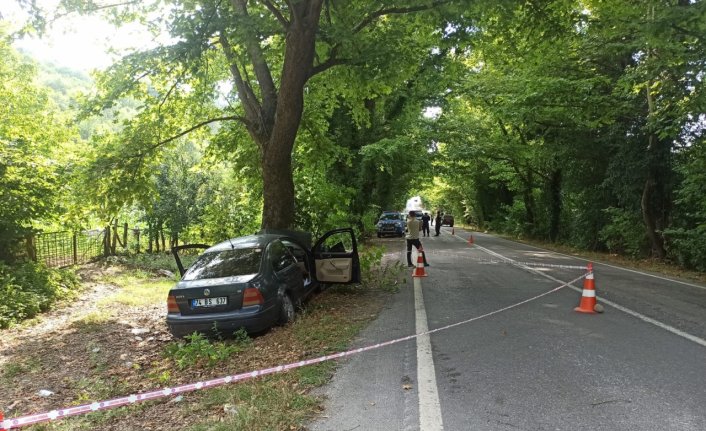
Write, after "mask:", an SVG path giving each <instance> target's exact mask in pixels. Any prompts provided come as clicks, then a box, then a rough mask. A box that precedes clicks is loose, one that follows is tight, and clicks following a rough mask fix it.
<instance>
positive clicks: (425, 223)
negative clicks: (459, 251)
mask: <svg viewBox="0 0 706 431" xmlns="http://www.w3.org/2000/svg"><path fill="white" fill-rule="evenodd" d="M410 216H412V213H411V212H410ZM429 223H431V216H430V215H429V213H424V214H423V215H422V236H430V235H429ZM434 231H435V234H434V236H439V235H440V234H441V211H437V212H436V217H435V218H434Z"/></svg>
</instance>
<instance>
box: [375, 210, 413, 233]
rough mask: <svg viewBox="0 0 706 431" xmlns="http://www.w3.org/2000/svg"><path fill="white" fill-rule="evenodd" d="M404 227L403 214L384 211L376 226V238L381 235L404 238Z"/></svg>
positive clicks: (405, 223)
mask: <svg viewBox="0 0 706 431" xmlns="http://www.w3.org/2000/svg"><path fill="white" fill-rule="evenodd" d="M406 225H407V222H406V221H405V218H404V215H403V214H400V213H398V212H397V211H385V212H383V213H382V215H380V219H379V220H378V222H377V225H376V228H377V235H378V238H380V237H382V236H383V235H395V236H404V230H405V227H406Z"/></svg>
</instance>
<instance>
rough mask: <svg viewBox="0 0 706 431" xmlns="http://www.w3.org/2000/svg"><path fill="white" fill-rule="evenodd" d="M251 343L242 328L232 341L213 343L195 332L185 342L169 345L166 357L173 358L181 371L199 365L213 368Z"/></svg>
mask: <svg viewBox="0 0 706 431" xmlns="http://www.w3.org/2000/svg"><path fill="white" fill-rule="evenodd" d="M251 343H252V340H251V339H250V337H249V336H248V334H247V333H246V332H245V330H244V329H242V328H241V329H239V330H237V331H236V332H234V333H233V339H232V340H227V341H212V340H209V339H208V338H207V337H206V336H204V335H202V334H199V333H196V332H194V333H193V334H191V335H188V336H186V337H185V338H184V339H183V340H177V341H174V342H172V343H170V344H168V345H167V347H166V348H165V350H164V356H165V357H167V358H171V359H172V360H173V361H174V363H175V365H176V366H177V368H179V369H180V370H183V369H185V368H188V367H192V366H196V365H199V364H201V365H203V366H208V367H212V366H214V365H216V364H218V363H219V362H223V361H225V360H227V359H229V358H230V357H231V356H232V355H233V354H234V353H238V352H242V351H243V350H245V349H246V348H247V347H248V346H250V344H251Z"/></svg>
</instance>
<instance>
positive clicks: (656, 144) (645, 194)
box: [640, 81, 667, 259]
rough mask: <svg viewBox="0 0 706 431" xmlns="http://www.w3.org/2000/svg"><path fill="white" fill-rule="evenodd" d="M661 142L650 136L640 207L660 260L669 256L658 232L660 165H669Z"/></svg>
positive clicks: (649, 96) (651, 100)
mask: <svg viewBox="0 0 706 431" xmlns="http://www.w3.org/2000/svg"><path fill="white" fill-rule="evenodd" d="M651 84H652V82H651V81H650V82H649V83H648V85H647V108H648V111H649V114H650V115H653V114H654V112H655V101H654V98H653V97H652V93H651V90H650V88H651V87H652V85H651ZM660 146H661V142H660V139H659V137H658V136H657V135H656V134H655V133H654V132H652V131H650V134H649V136H648V145H647V178H646V179H645V185H644V187H643V189H642V198H641V200H640V207H641V209H642V219H643V221H644V222H645V230H646V233H647V237H648V238H649V240H650V245H651V248H652V254H653V255H654V256H656V257H657V258H659V259H664V258H665V257H666V255H667V252H666V250H665V249H664V239H663V238H662V235H661V234H660V233H659V232H658V221H659V216H658V215H657V214H658V213H659V212H661V211H658V210H657V209H656V208H659V207H660V206H661V205H660V203H661V202H662V201H663V200H664V196H663V193H660V190H659V189H658V186H659V184H658V182H659V178H658V177H659V173H658V172H659V171H660V168H661V166H660V164H663V163H667V162H666V160H662V157H661V156H662V154H660V153H661V152H660Z"/></svg>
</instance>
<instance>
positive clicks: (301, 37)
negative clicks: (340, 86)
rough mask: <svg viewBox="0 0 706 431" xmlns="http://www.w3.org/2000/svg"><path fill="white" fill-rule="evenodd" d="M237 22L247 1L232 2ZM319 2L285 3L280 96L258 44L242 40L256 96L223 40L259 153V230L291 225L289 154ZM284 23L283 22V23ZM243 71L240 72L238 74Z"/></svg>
mask: <svg viewBox="0 0 706 431" xmlns="http://www.w3.org/2000/svg"><path fill="white" fill-rule="evenodd" d="M231 2H232V4H233V7H234V9H235V11H236V13H238V14H239V15H240V16H241V17H243V18H245V19H247V17H248V9H247V1H246V0H231ZM322 4H323V0H300V1H297V2H291V3H289V20H288V22H287V24H286V43H285V53H284V63H283V66H282V73H281V78H280V85H279V91H277V89H276V88H275V86H274V81H273V79H272V76H271V74H270V70H269V66H268V65H267V63H266V62H265V60H264V56H263V54H262V51H261V48H260V45H259V41H258V40H257V39H256V38H254V37H253V38H251V39H248V40H247V41H246V49H247V52H248V56H249V58H250V61H251V62H252V66H253V70H254V71H255V75H256V77H257V80H258V83H259V84H260V90H261V93H260V97H261V100H258V96H257V93H256V92H254V91H253V89H252V88H251V87H250V84H249V83H248V82H247V80H246V79H244V74H243V73H242V72H241V66H240V65H239V63H238V59H237V57H236V56H235V55H234V52H233V50H232V48H231V46H230V44H229V42H228V38H227V37H226V36H225V35H222V36H221V44H222V46H223V49H224V53H225V55H226V57H227V58H228V61H229V63H230V69H231V73H232V75H233V78H234V81H235V87H236V88H237V90H238V95H239V97H240V99H241V100H242V101H243V107H244V111H245V115H246V118H247V122H246V127H247V128H248V132H249V133H250V136H252V137H253V139H254V140H255V142H257V144H258V146H259V148H260V157H261V167H262V178H263V211H262V227H263V228H275V229H285V228H291V227H293V224H294V211H295V208H294V176H293V173H292V150H293V149H294V141H295V139H296V137H297V131H298V130H299V124H300V122H301V118H302V112H303V111H304V86H305V85H306V82H307V80H308V79H309V77H310V76H311V73H312V69H313V65H314V51H315V43H316V31H317V29H318V26H319V17H320V16H321V7H322ZM282 20H284V18H282ZM242 70H245V69H242Z"/></svg>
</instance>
